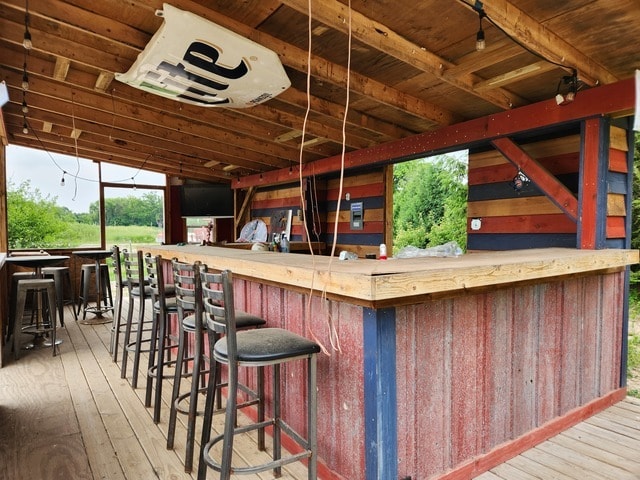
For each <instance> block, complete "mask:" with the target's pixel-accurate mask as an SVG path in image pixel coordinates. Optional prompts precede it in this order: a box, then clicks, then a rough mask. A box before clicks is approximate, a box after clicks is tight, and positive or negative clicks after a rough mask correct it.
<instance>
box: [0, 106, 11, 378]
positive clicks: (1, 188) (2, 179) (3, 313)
mask: <svg viewBox="0 0 640 480" xmlns="http://www.w3.org/2000/svg"><path fill="white" fill-rule="evenodd" d="M0 131H4V120H3V119H2V111H1V110H0ZM0 252H5V253H9V230H8V226H7V147H6V146H5V145H4V144H3V142H0ZM8 298H9V292H8V282H7V267H6V266H5V267H3V268H0V334H2V335H3V334H4V330H5V322H6V321H7V316H8V312H7V302H6V301H5V299H8ZM3 344H4V339H3V338H0V367H2V366H3V364H2V359H3V358H4V352H3V349H2V345H3Z"/></svg>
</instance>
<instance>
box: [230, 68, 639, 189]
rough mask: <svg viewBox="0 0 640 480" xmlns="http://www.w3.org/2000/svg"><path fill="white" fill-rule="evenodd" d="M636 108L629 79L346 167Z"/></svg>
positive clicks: (421, 138) (279, 175)
mask: <svg viewBox="0 0 640 480" xmlns="http://www.w3.org/2000/svg"><path fill="white" fill-rule="evenodd" d="M634 105H635V78H630V79H626V80H621V81H620V82H617V83H613V84H610V85H603V86H601V87H598V88H592V89H589V90H584V91H581V92H579V93H578V95H577V96H576V99H575V101H573V102H572V103H570V104H568V105H564V106H559V105H558V104H556V101H555V100H554V99H551V100H545V101H544V102H538V103H534V104H531V105H527V106H524V107H520V108H516V109H513V110H511V111H507V112H500V113H496V114H494V115H488V116H486V117H481V118H476V119H473V120H469V121H466V122H462V123H459V124H456V125H450V126H447V127H442V128H440V129H438V130H434V131H430V132H425V133H422V134H418V135H414V136H412V137H409V138H403V139H400V140H395V141H393V142H388V143H385V144H381V145H377V146H375V147H371V148H366V149H363V150H357V151H355V152H348V153H347V154H346V155H345V161H344V165H345V168H346V169H350V168H358V167H364V166H371V165H379V164H383V163H387V162H390V161H397V160H402V159H404V160H409V159H414V158H423V157H428V156H431V155H435V154H438V153H446V152H451V151H457V150H463V149H466V148H469V147H471V146H473V145H479V144H486V143H487V142H490V141H491V140H493V139H495V138H500V137H504V136H509V135H514V134H517V133H519V132H526V131H530V130H536V129H539V128H546V127H551V126H554V125H560V124H563V123H570V122H576V121H579V120H583V119H585V118H589V117H594V116H600V115H632V114H633V109H634ZM341 162H342V160H341V157H340V155H334V156H333V157H329V158H324V159H321V160H316V161H315V162H309V163H307V164H305V165H304V167H303V171H302V175H303V176H310V175H320V174H325V173H330V172H337V171H340V166H341ZM289 178H290V177H289V170H288V168H287V169H284V168H283V169H280V170H274V171H271V172H265V173H264V174H263V177H262V178H260V176H258V175H250V176H248V177H242V178H238V179H237V180H234V181H233V182H232V186H233V188H247V187H249V186H251V185H261V184H262V185H267V184H277V183H286V182H287V180H288V179H289Z"/></svg>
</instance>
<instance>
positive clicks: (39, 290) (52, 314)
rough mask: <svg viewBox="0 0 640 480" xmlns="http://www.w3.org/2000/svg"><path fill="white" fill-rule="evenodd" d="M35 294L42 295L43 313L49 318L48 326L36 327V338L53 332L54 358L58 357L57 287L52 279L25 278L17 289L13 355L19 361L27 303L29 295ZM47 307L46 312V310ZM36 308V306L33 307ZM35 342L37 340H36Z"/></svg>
mask: <svg viewBox="0 0 640 480" xmlns="http://www.w3.org/2000/svg"><path fill="white" fill-rule="evenodd" d="M29 293H35V294H36V295H42V297H41V298H40V300H39V302H40V304H41V306H42V307H43V311H42V312H41V313H42V315H43V322H44V314H45V312H46V314H47V318H48V324H43V325H42V326H39V325H37V324H36V325H35V327H36V329H37V330H36V332H35V333H36V336H38V335H40V334H41V333H45V332H46V331H49V332H51V348H52V350H53V356H54V357H55V356H56V286H55V282H54V280H53V279H52V278H35V277H34V278H23V279H20V280H18V285H17V288H16V311H15V315H14V318H13V328H12V331H13V355H14V359H15V360H18V358H19V357H20V354H19V352H20V337H21V333H22V318H23V317H24V310H25V306H26V303H27V294H29ZM45 307H46V310H45ZM32 308H35V305H34V306H32ZM34 341H35V339H34Z"/></svg>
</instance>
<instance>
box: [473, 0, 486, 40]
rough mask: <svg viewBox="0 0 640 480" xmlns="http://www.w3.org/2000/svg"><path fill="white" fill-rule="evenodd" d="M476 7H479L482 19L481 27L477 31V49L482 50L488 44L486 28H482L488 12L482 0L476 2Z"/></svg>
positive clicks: (479, 14) (479, 15)
mask: <svg viewBox="0 0 640 480" xmlns="http://www.w3.org/2000/svg"><path fill="white" fill-rule="evenodd" d="M478 3H479V4H480V6H479V7H478V5H477V4H478ZM474 8H477V9H478V17H479V19H480V29H479V30H478V33H476V50H477V51H478V52H481V51H482V50H484V49H485V47H486V46H487V44H486V43H485V41H484V30H483V29H482V19H483V18H484V17H485V16H486V13H484V9H483V8H482V3H481V2H476V7H474Z"/></svg>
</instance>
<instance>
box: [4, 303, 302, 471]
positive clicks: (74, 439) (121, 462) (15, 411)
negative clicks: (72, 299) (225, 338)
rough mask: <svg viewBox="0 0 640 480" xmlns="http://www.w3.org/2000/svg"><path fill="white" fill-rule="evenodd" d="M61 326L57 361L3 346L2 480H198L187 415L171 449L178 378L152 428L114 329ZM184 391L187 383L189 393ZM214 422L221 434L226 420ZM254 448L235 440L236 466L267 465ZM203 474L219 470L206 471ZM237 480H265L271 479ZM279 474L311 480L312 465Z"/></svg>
mask: <svg viewBox="0 0 640 480" xmlns="http://www.w3.org/2000/svg"><path fill="white" fill-rule="evenodd" d="M125 311H126V310H125ZM88 318H92V316H88ZM65 321H66V327H65V328H59V329H58V337H59V338H61V339H62V341H63V343H62V344H61V345H60V346H59V354H58V355H57V356H56V357H53V356H52V351H51V348H42V349H37V350H29V351H22V352H21V358H20V359H19V360H18V361H17V362H15V361H13V356H12V355H11V352H10V348H7V349H6V350H7V351H6V352H5V354H6V355H7V357H6V358H5V360H6V362H5V367H4V368H2V369H0V480H48V479H60V480H75V479H82V480H87V479H94V480H97V479H109V480H117V479H123V480H124V479H129V480H134V479H135V480H147V479H154V478H159V479H172V480H174V479H176V480H177V479H191V478H195V477H196V475H195V472H196V471H197V465H198V458H197V451H198V447H199V436H200V431H201V430H200V428H199V426H200V423H198V431H197V433H196V442H197V445H196V454H195V456H194V473H192V474H188V473H185V472H184V442H185V438H186V427H185V426H184V423H181V422H184V416H183V415H179V416H178V420H179V422H178V428H177V430H176V438H175V447H176V448H175V450H167V449H166V447H165V445H166V430H167V423H168V416H169V414H168V412H169V407H168V400H169V397H170V394H171V383H172V382H171V381H167V380H165V383H164V387H163V400H164V405H163V408H162V418H161V421H160V423H159V424H158V425H155V424H154V423H153V420H152V416H151V415H152V409H151V408H145V407H144V393H145V388H144V387H145V385H146V377H145V376H144V375H142V374H141V376H140V378H139V381H138V388H137V389H136V390H133V389H132V388H131V385H130V382H129V380H128V379H121V378H120V367H119V363H118V364H115V363H113V362H112V361H111V356H110V354H109V352H108V345H109V341H110V328H111V323H110V322H109V323H107V324H99V325H84V324H82V323H81V322H78V323H76V322H74V320H73V316H72V313H71V310H68V309H67V310H66V313H65ZM27 338H28V337H25V339H27ZM141 365H146V359H143V361H142V362H141ZM188 388H189V385H188V383H184V391H187V389H188ZM214 418H215V424H214V429H215V430H216V431H218V432H219V431H220V429H221V426H222V422H223V415H216V416H215V417H214ZM198 420H199V422H200V420H201V419H200V418H199V419H198ZM243 421H244V417H242V416H241V417H240V418H239V422H241V423H242V422H243ZM254 447H255V441H254V440H253V438H251V437H249V435H247V436H246V438H245V437H241V438H239V439H238V441H237V448H236V449H235V450H236V454H235V456H234V464H237V465H241V464H242V463H243V462H246V461H247V459H249V458H251V459H253V458H255V456H256V455H258V456H261V458H263V460H264V457H265V456H266V454H265V453H256V454H254V453H248V452H253V450H254ZM207 478H209V479H214V478H218V474H217V473H216V472H214V471H213V470H209V471H208V476H207ZM232 478H243V479H247V480H258V479H261V480H266V479H270V478H273V475H272V473H271V472H270V471H269V472H263V473H260V474H256V475H242V476H233V477H232ZM281 478H284V479H306V478H307V474H306V468H305V467H304V465H303V464H301V463H295V464H291V465H288V466H286V467H284V468H283V475H282V477H281Z"/></svg>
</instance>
